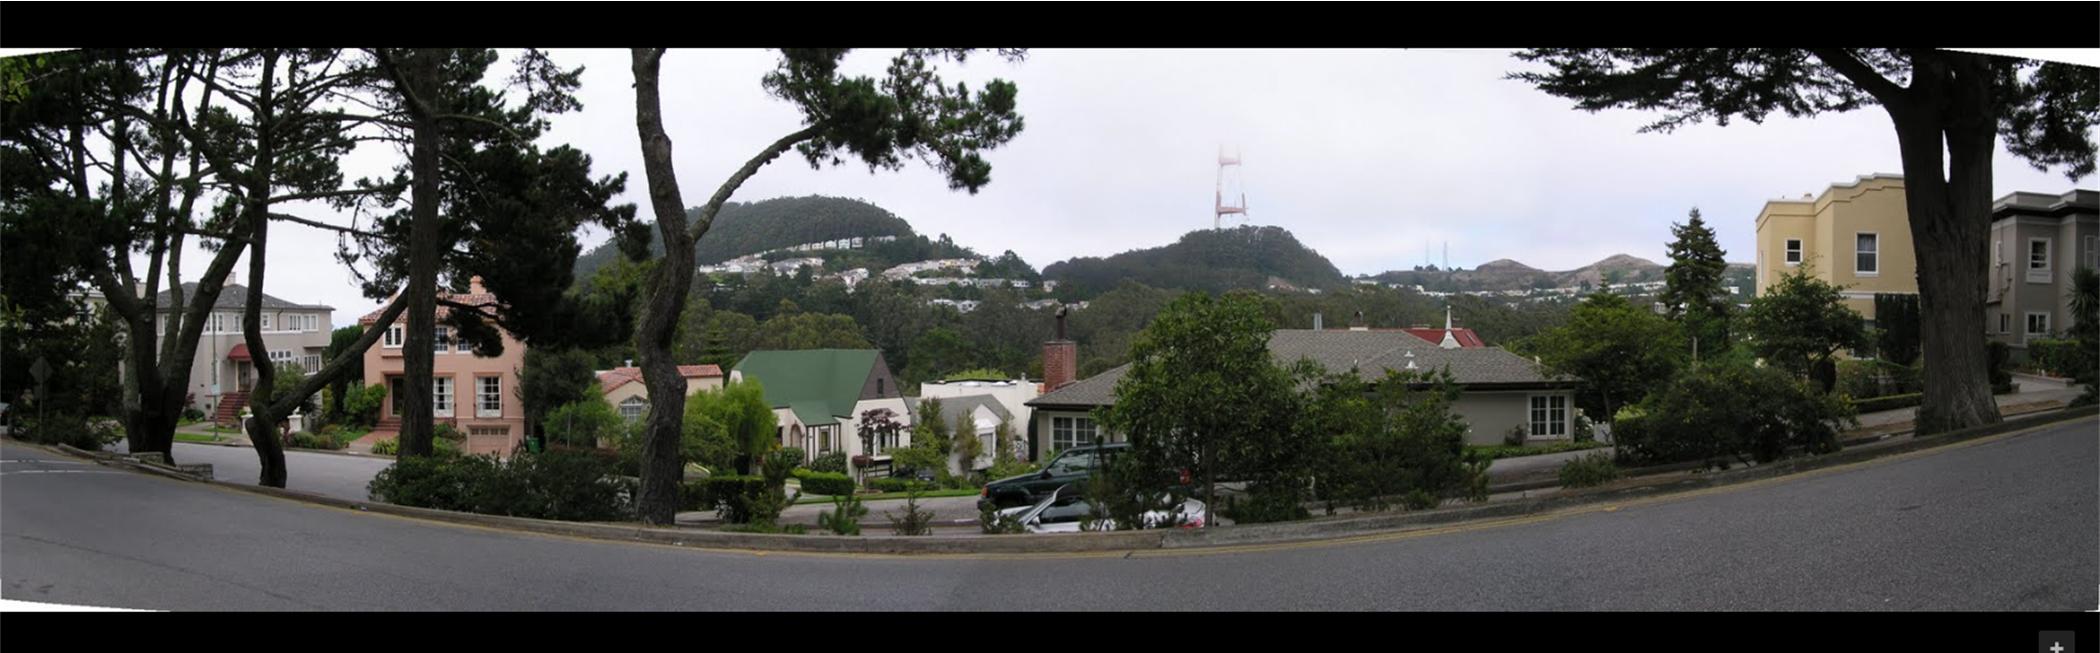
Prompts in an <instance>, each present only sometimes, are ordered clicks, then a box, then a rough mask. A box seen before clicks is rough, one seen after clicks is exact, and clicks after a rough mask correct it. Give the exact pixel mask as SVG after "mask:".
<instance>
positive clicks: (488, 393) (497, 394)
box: [474, 376, 503, 417]
mask: <svg viewBox="0 0 2100 653" xmlns="http://www.w3.org/2000/svg"><path fill="white" fill-rule="evenodd" d="M474 383H475V385H476V386H477V387H476V388H475V390H476V392H475V393H474V398H475V404H476V408H478V409H479V410H478V412H479V413H480V416H482V417H496V416H499V415H502V414H503V377H500V376H482V377H475V379H474Z"/></svg>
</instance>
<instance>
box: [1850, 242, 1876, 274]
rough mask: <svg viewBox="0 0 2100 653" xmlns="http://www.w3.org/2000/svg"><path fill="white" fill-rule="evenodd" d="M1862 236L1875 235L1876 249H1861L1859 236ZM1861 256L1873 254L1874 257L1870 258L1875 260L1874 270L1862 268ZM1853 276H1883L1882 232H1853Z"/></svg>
mask: <svg viewBox="0 0 2100 653" xmlns="http://www.w3.org/2000/svg"><path fill="white" fill-rule="evenodd" d="M1860 236H1873V237H1874V249H1873V250H1872V251H1868V250H1863V249H1860V248H1859V245H1860V242H1859V237H1860ZM1860 256H1872V257H1873V258H1872V259H1870V260H1872V261H1873V262H1874V269H1872V270H1862V269H1860V267H1859V261H1860V259H1859V257H1860ZM1852 276H1856V277H1878V276H1881V232H1878V231H1858V232H1853V234H1852Z"/></svg>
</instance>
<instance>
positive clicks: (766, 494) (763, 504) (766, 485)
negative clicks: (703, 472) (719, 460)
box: [700, 474, 801, 524]
mask: <svg viewBox="0 0 2100 653" xmlns="http://www.w3.org/2000/svg"><path fill="white" fill-rule="evenodd" d="M700 483H701V484H702V485H703V486H704V488H703V490H702V492H701V497H703V498H704V500H705V502H706V504H711V505H712V506H713V507H714V509H715V514H717V515H719V516H721V518H722V521H726V522H729V523H732V524H754V523H755V524H771V523H773V522H774V521H775V520H777V519H779V518H780V511H782V510H785V509H786V508H787V505H788V503H789V500H788V498H787V497H786V496H785V494H784V493H783V491H782V489H781V487H780V483H779V482H777V481H773V480H771V479H768V478H766V477H764V476H751V475H728V474H725V475H722V476H710V477H707V479H706V480H703V481H701V482H700ZM796 496H797V497H800V496H801V495H800V493H797V494H796Z"/></svg>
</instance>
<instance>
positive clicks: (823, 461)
mask: <svg viewBox="0 0 2100 653" xmlns="http://www.w3.org/2000/svg"><path fill="white" fill-rule="evenodd" d="M809 469H810V471H815V472H837V473H840V474H844V473H846V452H844V451H833V452H831V453H827V454H824V455H822V456H817V459H816V460H815V461H812V462H810V463H809Z"/></svg>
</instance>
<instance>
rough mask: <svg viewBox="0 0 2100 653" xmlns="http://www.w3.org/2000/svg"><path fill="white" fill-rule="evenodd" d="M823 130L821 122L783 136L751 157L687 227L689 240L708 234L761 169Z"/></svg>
mask: <svg viewBox="0 0 2100 653" xmlns="http://www.w3.org/2000/svg"><path fill="white" fill-rule="evenodd" d="M823 129H824V123H822V122H819V123H817V124H814V125H810V126H808V127H804V128H802V130H801V131H797V132H795V133H792V134H788V135H786V136H782V137H780V140H777V141H773V144H772V145H768V146H766V149H765V150H764V151H761V152H759V153H758V156H754V157H751V160H750V161H745V162H744V167H742V168H738V169H737V171H736V173H735V174H732V175H729V179H728V180H726V181H723V182H722V187H721V188H717V189H715V196H714V197H710V198H708V200H707V205H706V206H703V207H701V208H700V218H699V219H697V220H694V221H693V223H692V224H690V225H687V226H686V228H685V230H686V238H687V240H688V241H691V240H698V239H699V238H700V236H701V235H702V234H705V233H707V228H708V227H709V226H710V225H712V224H714V221H715V214H716V213H719V212H721V210H722V205H723V204H725V203H727V202H728V201H729V196H730V195H732V194H734V193H736V189H737V188H738V187H739V186H743V185H744V180H747V179H750V178H751V175H755V174H758V169H759V168H763V167H765V165H766V164H768V163H772V162H773V159H777V158H780V155H782V154H785V153H787V151H788V149H789V148H793V147H794V146H795V144H796V143H800V142H802V141H806V140H809V139H810V138H811V137H813V136H816V135H817V132H819V131H823Z"/></svg>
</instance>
